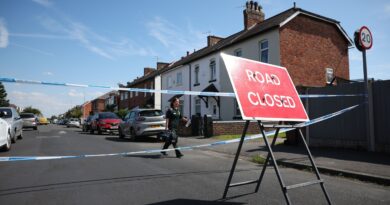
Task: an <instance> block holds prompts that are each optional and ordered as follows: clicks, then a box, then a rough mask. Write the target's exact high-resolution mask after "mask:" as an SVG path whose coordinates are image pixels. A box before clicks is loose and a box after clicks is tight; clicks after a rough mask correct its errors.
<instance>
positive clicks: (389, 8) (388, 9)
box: [385, 4, 390, 14]
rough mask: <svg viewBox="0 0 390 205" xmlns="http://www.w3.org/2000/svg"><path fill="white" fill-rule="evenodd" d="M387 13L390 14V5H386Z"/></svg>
mask: <svg viewBox="0 0 390 205" xmlns="http://www.w3.org/2000/svg"><path fill="white" fill-rule="evenodd" d="M385 13H386V14H390V4H387V5H385Z"/></svg>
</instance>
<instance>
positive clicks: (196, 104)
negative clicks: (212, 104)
mask: <svg viewBox="0 0 390 205" xmlns="http://www.w3.org/2000/svg"><path fill="white" fill-rule="evenodd" d="M200 106H201V105H200V99H199V98H196V99H195V114H199V115H200V114H201V112H200Z"/></svg>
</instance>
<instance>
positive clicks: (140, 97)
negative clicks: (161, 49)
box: [119, 62, 167, 110]
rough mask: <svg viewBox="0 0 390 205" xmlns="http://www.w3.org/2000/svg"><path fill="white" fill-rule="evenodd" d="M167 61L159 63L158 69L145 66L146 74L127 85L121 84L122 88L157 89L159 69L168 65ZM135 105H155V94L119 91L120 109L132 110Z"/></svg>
mask: <svg viewBox="0 0 390 205" xmlns="http://www.w3.org/2000/svg"><path fill="white" fill-rule="evenodd" d="M166 65H167V64H166V63H160V62H159V63H157V70H156V69H154V68H144V75H143V76H142V77H140V78H137V79H135V80H133V81H132V82H127V85H126V86H124V85H120V87H122V88H142V89H155V77H156V75H157V74H158V72H157V71H158V70H160V69H161V68H162V67H164V66H166ZM135 107H140V108H146V107H150V108H153V107H155V94H154V93H144V92H129V91H123V90H120V91H119V109H127V110H131V109H133V108H135Z"/></svg>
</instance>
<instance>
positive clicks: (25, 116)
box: [20, 113, 35, 118]
mask: <svg viewBox="0 0 390 205" xmlns="http://www.w3.org/2000/svg"><path fill="white" fill-rule="evenodd" d="M20 117H21V118H35V115H34V114H28V113H22V114H20Z"/></svg>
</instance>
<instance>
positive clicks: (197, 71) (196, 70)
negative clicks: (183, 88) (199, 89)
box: [194, 65, 199, 86]
mask: <svg viewBox="0 0 390 205" xmlns="http://www.w3.org/2000/svg"><path fill="white" fill-rule="evenodd" d="M194 72H195V85H194V86H197V85H199V65H196V66H195V70H194Z"/></svg>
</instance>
